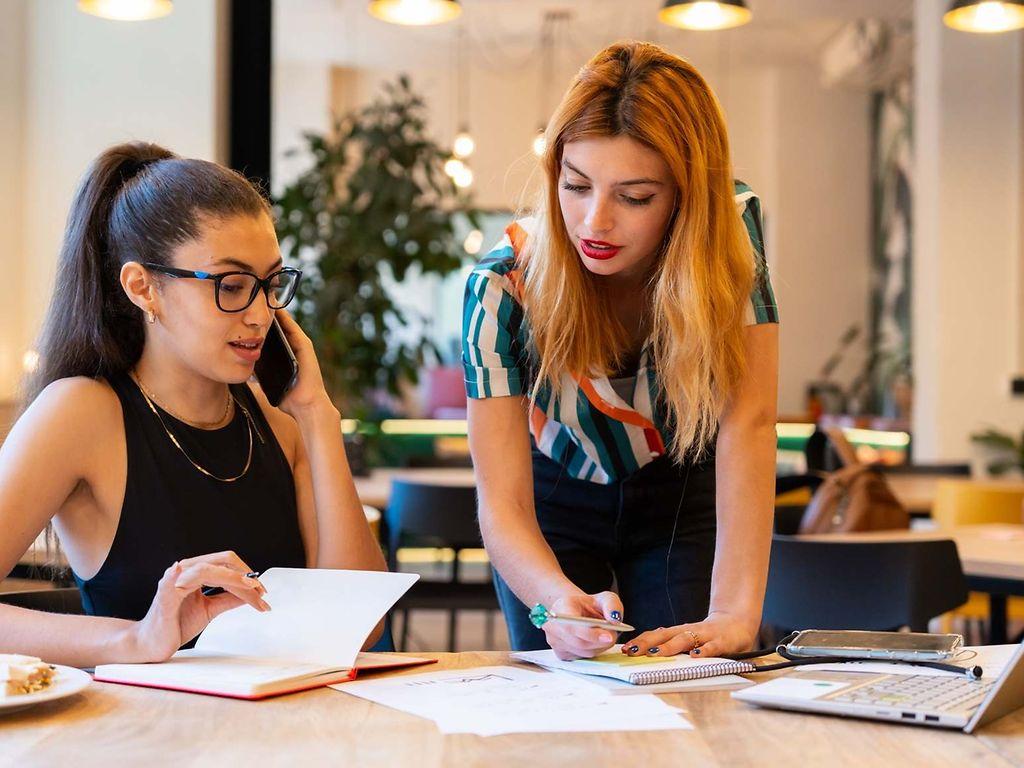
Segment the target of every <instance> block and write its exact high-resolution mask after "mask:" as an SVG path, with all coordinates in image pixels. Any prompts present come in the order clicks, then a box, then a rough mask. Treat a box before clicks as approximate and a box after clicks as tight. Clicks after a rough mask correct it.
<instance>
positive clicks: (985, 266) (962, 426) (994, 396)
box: [913, 0, 1024, 461]
mask: <svg viewBox="0 0 1024 768" xmlns="http://www.w3.org/2000/svg"><path fill="white" fill-rule="evenodd" d="M943 6H944V3H943V2H941V1H940V0H917V3H916V12H917V22H916V23H917V49H916V53H915V56H916V67H915V70H916V82H915V89H916V91H915V98H916V102H917V117H916V123H915V134H916V158H915V163H916V174H917V178H916V182H915V198H914V199H915V202H914V275H913V279H914V291H913V302H914V306H913V323H914V331H913V358H914V379H915V401H914V414H913V430H914V441H915V442H914V450H915V456H916V458H917V459H919V460H922V461H929V460H956V459H963V458H965V457H967V456H968V455H969V453H970V447H969V441H968V437H969V434H970V433H971V432H973V431H975V430H977V429H979V428H981V427H983V426H985V425H988V424H991V425H995V426H997V427H998V428H1000V429H1003V430H1006V431H1009V432H1011V433H1012V434H1019V432H1020V429H1021V427H1022V425H1024V400H1020V399H1013V398H1011V397H1010V394H1009V392H1010V379H1011V378H1012V377H1013V376H1014V375H1016V374H1018V373H1019V372H1020V370H1021V364H1022V362H1024V361H1022V360H1020V358H1019V350H1020V349H1021V334H1022V333H1024V329H1022V328H1021V325H1020V318H1021V316H1022V307H1021V306H1020V301H1021V293H1020V287H1021V282H1022V273H1021V267H1022V263H1021V245H1022V243H1021V221H1020V217H1021V203H1020V200H1021V198H1020V194H1021V161H1022V157H1021V153H1022V146H1021V129H1022V119H1021V88H1022V84H1024V82H1022V75H1021V66H1022V62H1021V59H1022V53H1024V49H1022V41H1021V37H1020V35H1019V34H1017V33H1011V34H1006V35H970V34H965V33H961V32H955V31H952V30H949V29H946V28H945V27H943V26H942V23H941V16H942V10H943Z"/></svg>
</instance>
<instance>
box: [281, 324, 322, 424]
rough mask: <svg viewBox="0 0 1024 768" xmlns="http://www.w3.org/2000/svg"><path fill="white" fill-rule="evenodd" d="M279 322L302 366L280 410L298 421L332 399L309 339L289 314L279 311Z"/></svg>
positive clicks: (296, 358)
mask: <svg viewBox="0 0 1024 768" xmlns="http://www.w3.org/2000/svg"><path fill="white" fill-rule="evenodd" d="M277 322H278V323H280V324H281V330H282V331H284V337H285V339H286V340H287V341H288V346H289V347H291V348H292V352H294V353H295V360H296V361H297V362H298V365H299V374H298V376H297V377H296V379H295V386H293V387H292V388H291V389H289V390H288V393H287V394H286V395H285V396H284V399H283V400H281V404H280V408H281V410H282V411H284V412H285V413H287V414H289V415H290V416H292V417H297V416H298V413H299V412H300V411H305V410H308V409H309V408H312V407H313V406H316V405H320V404H321V403H323V402H324V401H325V400H326V401H328V402H329V398H328V396H327V390H326V389H325V388H324V378H323V375H322V374H321V373H320V363H319V361H318V360H317V359H316V352H315V351H314V349H313V342H312V341H310V339H309V336H307V335H306V333H305V331H303V330H302V328H301V327H300V326H299V324H298V323H297V322H295V318H293V317H292V316H291V315H290V314H288V312H287V310H284V309H279V310H277Z"/></svg>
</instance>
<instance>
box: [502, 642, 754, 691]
mask: <svg viewBox="0 0 1024 768" xmlns="http://www.w3.org/2000/svg"><path fill="white" fill-rule="evenodd" d="M621 648H622V646H621V645H615V646H613V647H612V648H611V649H610V650H608V651H605V652H604V653H602V654H601V655H599V656H595V657H594V658H592V659H573V660H572V661H562V660H561V659H559V658H558V657H557V656H555V652H554V651H552V650H545V651H521V652H519V653H513V654H512V658H514V659H519V660H520V661H528V662H530V663H531V664H536V665H537V666H540V667H544V668H545V669H555V670H563V671H566V672H575V673H576V674H580V675H596V676H598V677H610V678H614V679H616V680H622V681H623V682H626V683H630V684H632V685H657V684H661V683H675V682H680V681H685V680H702V679H705V678H709V677H719V676H721V675H739V674H742V673H745V672H750V671H751V669H752V666H751V664H750V663H749V662H745V661H730V660H729V659H719V658H715V657H709V658H707V659H694V658H692V657H690V656H665V657H661V656H626V655H625V654H623V653H622V651H621ZM732 682H736V683H742V682H743V681H742V680H736V681H732Z"/></svg>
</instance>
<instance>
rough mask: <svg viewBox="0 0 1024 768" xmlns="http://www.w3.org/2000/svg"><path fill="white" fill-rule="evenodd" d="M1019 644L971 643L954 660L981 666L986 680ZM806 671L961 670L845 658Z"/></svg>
mask: <svg viewBox="0 0 1024 768" xmlns="http://www.w3.org/2000/svg"><path fill="white" fill-rule="evenodd" d="M1018 648H1020V646H1019V645H1017V644H1011V645H968V646H965V647H964V652H962V653H961V654H958V656H957V658H956V659H955V660H954V661H953V662H952V663H954V664H956V665H957V666H961V667H964V668H965V669H966V668H967V667H973V666H979V667H981V668H982V670H983V674H982V677H983V678H984V679H986V680H989V679H991V680H994V679H995V678H997V677H999V675H1001V674H1002V672H1003V670H1004V669H1006V665H1007V663H1009V661H1010V657H1012V656H1013V654H1014V653H1015V652H1016V651H1017V649H1018ZM972 651H973V652H975V653H976V655H975V656H973V658H968V657H969V656H970V652H972ZM799 669H801V670H804V671H815V672H874V673H877V674H886V675H929V676H935V677H956V676H957V675H959V674H961V673H959V672H946V671H944V670H941V669H933V668H931V667H921V666H915V665H913V664H894V663H892V662H888V661H845V662H831V663H827V664H808V665H807V666H804V667H799Z"/></svg>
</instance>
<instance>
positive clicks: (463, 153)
mask: <svg viewBox="0 0 1024 768" xmlns="http://www.w3.org/2000/svg"><path fill="white" fill-rule="evenodd" d="M475 149H476V142H475V141H474V140H473V137H472V136H471V135H470V133H469V131H467V130H466V129H465V128H463V129H462V130H461V131H459V132H458V134H456V136H455V141H453V142H452V154H453V155H455V156H456V157H459V158H462V157H469V156H470V155H472V154H473V151H474V150H475Z"/></svg>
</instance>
